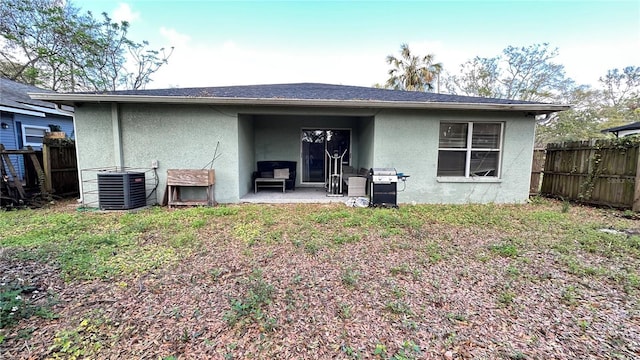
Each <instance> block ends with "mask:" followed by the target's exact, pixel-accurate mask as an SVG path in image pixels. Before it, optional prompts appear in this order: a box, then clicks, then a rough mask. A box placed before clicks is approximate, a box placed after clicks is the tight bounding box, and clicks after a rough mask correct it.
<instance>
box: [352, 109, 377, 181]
mask: <svg viewBox="0 0 640 360" xmlns="http://www.w3.org/2000/svg"><path fill="white" fill-rule="evenodd" d="M374 129H375V119H374V118H373V117H363V118H360V119H358V138H359V142H358V147H357V149H358V151H357V152H358V160H359V161H358V162H357V163H355V167H357V168H365V169H369V168H371V167H373V156H374V150H375V149H374V148H373V141H374V138H375V137H374Z"/></svg>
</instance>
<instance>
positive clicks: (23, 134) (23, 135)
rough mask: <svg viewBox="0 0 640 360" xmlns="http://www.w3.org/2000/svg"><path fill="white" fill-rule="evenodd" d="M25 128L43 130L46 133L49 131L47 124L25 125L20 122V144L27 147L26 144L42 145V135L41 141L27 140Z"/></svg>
mask: <svg viewBox="0 0 640 360" xmlns="http://www.w3.org/2000/svg"><path fill="white" fill-rule="evenodd" d="M26 129H36V130H44V132H45V133H48V132H50V131H51V129H49V127H48V126H37V125H25V124H22V146H23V147H27V146H37V147H42V143H43V142H44V135H43V136H42V141H40V142H39V143H35V142H29V141H27V132H26Z"/></svg>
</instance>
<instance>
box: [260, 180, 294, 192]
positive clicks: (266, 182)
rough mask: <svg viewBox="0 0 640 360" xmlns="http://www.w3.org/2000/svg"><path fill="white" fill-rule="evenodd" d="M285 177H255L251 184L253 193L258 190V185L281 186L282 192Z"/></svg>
mask: <svg viewBox="0 0 640 360" xmlns="http://www.w3.org/2000/svg"><path fill="white" fill-rule="evenodd" d="M285 181H286V179H276V178H256V180H255V181H254V184H253V193H254V194H255V193H257V192H258V186H260V187H276V188H279V187H282V192H284V186H285Z"/></svg>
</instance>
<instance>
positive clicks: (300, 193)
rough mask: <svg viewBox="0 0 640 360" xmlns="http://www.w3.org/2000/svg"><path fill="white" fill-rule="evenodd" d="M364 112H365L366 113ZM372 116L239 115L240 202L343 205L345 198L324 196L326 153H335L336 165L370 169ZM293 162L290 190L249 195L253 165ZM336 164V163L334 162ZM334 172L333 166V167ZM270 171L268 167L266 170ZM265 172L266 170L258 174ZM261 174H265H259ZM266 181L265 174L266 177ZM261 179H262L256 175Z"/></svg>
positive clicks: (252, 188) (251, 186)
mask: <svg viewBox="0 0 640 360" xmlns="http://www.w3.org/2000/svg"><path fill="white" fill-rule="evenodd" d="M365 113H366V112H365ZM373 127H374V117H373V116H370V115H364V114H363V112H362V111H344V112H343V113H325V114H318V113H317V111H313V112H309V113H306V112H301V113H298V114H291V112H290V111H282V112H274V113H268V114H265V113H256V114H239V115H238V128H239V134H240V136H239V139H240V143H239V160H240V169H241V170H240V173H239V175H240V187H239V196H240V201H241V202H257V203H288V202H289V203H290V202H300V203H305V202H310V203H323V202H344V201H346V200H347V198H346V196H345V197H344V198H343V197H338V198H331V197H327V196H326V190H325V187H324V185H325V183H326V179H327V176H328V174H329V173H331V172H332V171H333V170H330V169H329V160H328V158H327V155H326V154H327V152H328V153H329V154H333V153H334V152H335V153H337V154H340V155H341V156H342V157H341V158H340V160H341V164H340V167H348V168H349V169H354V168H355V169H359V168H369V167H371V166H372V165H373ZM269 161H274V162H275V161H280V162H295V167H294V168H295V173H294V172H292V174H294V175H292V176H295V190H294V191H290V186H289V185H287V191H286V193H284V194H283V193H282V191H280V190H279V189H277V188H276V189H267V188H265V189H260V190H259V191H258V192H257V193H255V194H254V191H255V189H254V179H255V176H256V175H255V174H257V173H255V172H256V171H257V170H258V169H257V163H258V162H269ZM334 165H335V164H334ZM334 168H335V166H334ZM271 170H272V169H269V171H271ZM260 171H262V172H264V171H265V170H264V169H263V170H260ZM261 175H264V174H261ZM266 176H267V177H269V174H267V175H266ZM258 177H264V176H258ZM345 195H346V191H345Z"/></svg>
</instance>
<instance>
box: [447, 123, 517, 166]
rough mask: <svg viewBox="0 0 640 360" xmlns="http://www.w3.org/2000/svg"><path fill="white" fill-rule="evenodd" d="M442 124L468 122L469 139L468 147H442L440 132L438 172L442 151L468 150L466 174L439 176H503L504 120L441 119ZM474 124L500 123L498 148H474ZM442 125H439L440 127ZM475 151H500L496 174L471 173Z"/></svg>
mask: <svg viewBox="0 0 640 360" xmlns="http://www.w3.org/2000/svg"><path fill="white" fill-rule="evenodd" d="M442 124H467V141H466V147H463V148H441V147H440V136H441V135H442V134H440V133H439V132H438V163H437V165H436V173H437V172H438V167H439V166H440V151H456V152H462V151H466V157H465V168H464V176H446V175H440V176H438V178H441V179H454V178H461V177H462V178H465V179H468V178H477V177H479V178H488V179H500V178H501V177H502V148H503V142H504V122H501V121H455V120H452V121H441V122H440V125H442ZM473 124H499V125H500V141H498V148H474V147H472V145H473ZM440 125H439V126H438V127H440ZM475 151H483V152H497V153H498V168H497V169H496V174H495V176H480V175H475V174H472V173H471V154H472V153H473V152H475Z"/></svg>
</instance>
